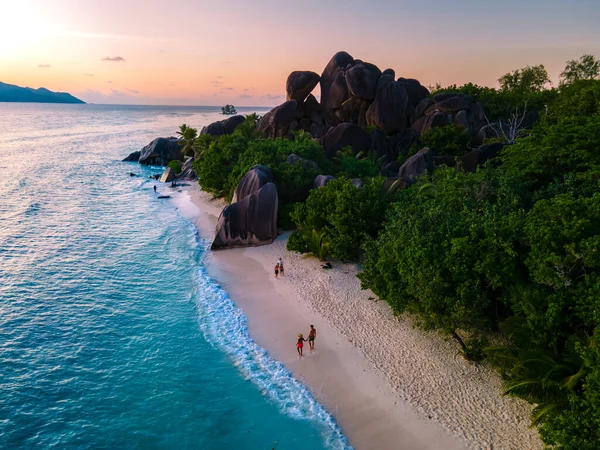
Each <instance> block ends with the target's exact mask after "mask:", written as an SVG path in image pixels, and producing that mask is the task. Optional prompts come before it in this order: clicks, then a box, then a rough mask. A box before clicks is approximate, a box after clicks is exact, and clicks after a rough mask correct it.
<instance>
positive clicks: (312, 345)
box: [308, 325, 317, 350]
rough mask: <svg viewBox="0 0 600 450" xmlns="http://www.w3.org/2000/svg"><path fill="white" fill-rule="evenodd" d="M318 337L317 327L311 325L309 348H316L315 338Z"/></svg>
mask: <svg viewBox="0 0 600 450" xmlns="http://www.w3.org/2000/svg"><path fill="white" fill-rule="evenodd" d="M316 338H317V329H316V328H315V327H314V326H313V325H311V326H310V331H309V333H308V348H310V349H311V350H314V349H315V339H316Z"/></svg>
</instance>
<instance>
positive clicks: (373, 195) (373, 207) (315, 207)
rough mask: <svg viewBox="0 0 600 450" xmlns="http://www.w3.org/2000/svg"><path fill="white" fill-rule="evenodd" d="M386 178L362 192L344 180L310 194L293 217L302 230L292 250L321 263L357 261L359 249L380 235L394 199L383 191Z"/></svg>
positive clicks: (295, 236)
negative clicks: (328, 261)
mask: <svg viewBox="0 0 600 450" xmlns="http://www.w3.org/2000/svg"><path fill="white" fill-rule="evenodd" d="M383 181H384V180H383V178H371V179H369V180H368V182H367V183H366V184H365V185H364V186H362V187H361V188H357V187H356V186H354V185H353V184H352V180H350V179H349V178H346V177H341V178H338V179H335V180H332V181H330V182H329V183H327V185H326V186H323V187H320V188H318V189H314V190H312V191H311V192H310V195H309V196H308V199H307V200H306V203H299V204H298V205H297V206H296V208H295V210H294V212H293V213H292V215H291V218H292V221H293V222H294V223H295V224H296V225H297V226H298V230H297V231H294V233H292V236H290V239H289V241H288V250H293V251H297V252H300V253H309V252H310V253H312V254H314V255H315V256H319V257H320V258H321V259H324V258H326V257H327V256H332V257H334V258H337V259H343V260H357V259H359V257H360V255H361V249H360V247H359V246H358V245H357V243H358V242H361V241H363V240H364V239H365V237H370V238H373V237H375V236H376V235H377V232H378V231H379V227H380V226H381V223H382V222H383V218H384V215H385V211H386V208H387V206H388V204H389V202H390V200H391V198H392V196H391V195H389V194H388V193H387V192H386V191H385V189H384V187H383Z"/></svg>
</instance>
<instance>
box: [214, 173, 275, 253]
mask: <svg viewBox="0 0 600 450" xmlns="http://www.w3.org/2000/svg"><path fill="white" fill-rule="evenodd" d="M278 206H279V200H278V197H277V188H276V187H275V185H274V184H273V183H267V184H265V185H264V186H262V187H261V188H260V189H259V190H257V191H255V192H253V193H251V194H249V195H247V196H246V197H245V198H243V199H242V200H240V201H238V202H235V203H232V204H231V205H229V206H226V207H225V208H224V209H223V211H222V212H221V215H220V216H219V220H218V221H217V227H216V233H215V238H214V240H213V243H212V245H211V249H213V250H219V249H224V248H233V247H248V246H253V245H264V244H270V243H271V242H273V240H275V238H276V237H277V210H278Z"/></svg>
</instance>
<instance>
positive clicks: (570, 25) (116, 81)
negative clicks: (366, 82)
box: [0, 0, 600, 106]
mask: <svg viewBox="0 0 600 450" xmlns="http://www.w3.org/2000/svg"><path fill="white" fill-rule="evenodd" d="M598 1H599V0H591V1H587V0H571V1H558V0H502V1H498V0H496V1H489V0H460V1H450V0H428V1H427V2H423V1H415V0H411V1H404V0H370V1H369V2H367V1H364V0H360V1H359V0H344V1H338V0H320V1H317V0H303V1H301V2H299V1H293V2H292V1H289V0H254V1H248V0H216V1H205V0H14V1H13V0H0V81H2V82H5V83H10V84H16V85H19V86H28V87H32V88H39V87H45V88H47V89H50V90H53V91H61V92H69V93H71V94H73V95H75V96H76V97H79V98H81V99H82V100H85V101H87V102H92V103H111V104H153V105H159V104H160V105H223V104H226V103H232V104H234V105H236V106H274V105H277V104H279V103H282V102H283V101H284V100H285V82H286V79H287V76H288V75H289V73H290V72H292V71H294V70H312V71H315V72H317V73H319V74H320V73H321V72H322V71H323V69H324V67H325V66H326V65H327V62H328V61H329V60H330V59H331V57H332V56H333V55H334V54H335V53H336V52H337V51H340V50H344V51H346V52H348V53H350V54H351V55H352V56H353V57H354V58H357V59H362V60H363V61H368V62H371V63H374V64H376V65H377V66H378V67H379V68H380V69H381V70H384V69H386V68H393V69H394V70H395V71H396V76H397V77H399V76H403V77H405V78H417V79H418V80H419V81H420V82H421V84H423V85H425V86H427V85H434V84H436V83H440V84H442V85H444V86H445V85H448V84H454V83H457V84H463V83H466V82H469V81H472V82H474V83H477V84H481V85H488V86H497V79H498V78H499V77H500V76H501V75H502V74H504V73H506V72H509V71H512V70H515V69H518V68H521V67H524V66H526V65H537V64H543V65H544V66H545V67H546V69H547V70H548V72H549V74H550V78H551V79H552V80H553V82H554V85H557V84H558V77H559V74H560V72H561V71H562V69H563V68H564V65H565V62H566V61H567V60H570V59H577V58H579V57H580V56H581V55H583V54H586V53H591V54H593V55H595V56H596V57H597V58H600V26H598V24H599V23H600V5H599V3H598ZM317 93H318V90H317Z"/></svg>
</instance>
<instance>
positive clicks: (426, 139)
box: [411, 125, 470, 156]
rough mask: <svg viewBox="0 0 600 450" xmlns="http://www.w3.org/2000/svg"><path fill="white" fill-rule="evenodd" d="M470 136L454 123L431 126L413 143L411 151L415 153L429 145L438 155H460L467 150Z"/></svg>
mask: <svg viewBox="0 0 600 450" xmlns="http://www.w3.org/2000/svg"><path fill="white" fill-rule="evenodd" d="M469 141H470V137H469V135H468V134H467V133H465V132H464V130H460V129H458V128H456V127H455V126H454V125H446V126H445V127H437V128H432V129H431V130H429V131H427V132H426V133H425V134H424V135H423V136H421V137H420V138H419V140H418V143H417V144H418V145H413V148H412V149H411V150H412V152H411V153H413V154H414V153H416V152H417V151H419V150H420V149H422V148H423V147H429V148H430V149H432V150H434V151H435V152H437V153H439V154H440V155H452V156H462V155H464V154H465V153H467V152H468V151H469V148H468V146H469Z"/></svg>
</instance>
